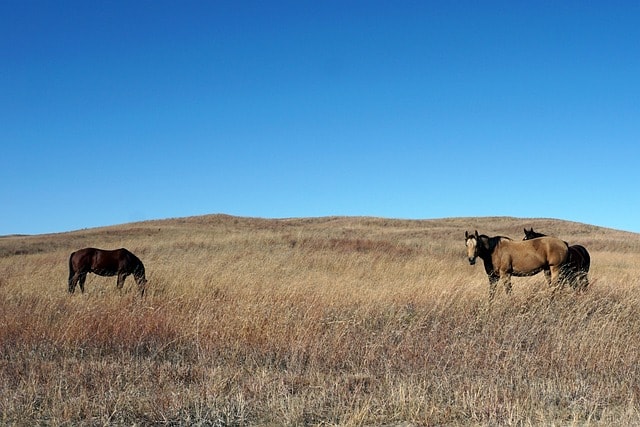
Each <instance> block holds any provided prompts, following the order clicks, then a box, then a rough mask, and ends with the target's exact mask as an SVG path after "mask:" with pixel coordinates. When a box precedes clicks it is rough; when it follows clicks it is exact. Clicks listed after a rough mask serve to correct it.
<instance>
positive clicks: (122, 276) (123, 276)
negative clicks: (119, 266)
mask: <svg viewBox="0 0 640 427" xmlns="http://www.w3.org/2000/svg"><path fill="white" fill-rule="evenodd" d="M126 278H127V274H126V273H118V289H122V287H123V286H124V280H125V279H126Z"/></svg>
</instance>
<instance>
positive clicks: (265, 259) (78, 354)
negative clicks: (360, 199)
mask: <svg viewBox="0 0 640 427" xmlns="http://www.w3.org/2000/svg"><path fill="white" fill-rule="evenodd" d="M525 226H527V227H529V226H533V227H534V228H536V229H540V231H543V232H546V233H548V234H556V235H558V236H559V237H561V238H563V239H565V240H567V241H570V242H572V243H580V244H583V245H584V246H586V247H587V248H588V249H589V251H590V253H591V256H592V269H591V273H590V280H591V282H592V286H591V288H590V290H589V291H588V292H587V293H585V294H574V293H573V292H572V291H569V290H565V291H562V292H560V293H559V294H556V295H555V297H554V298H552V294H551V291H550V290H549V289H547V287H546V284H545V283H544V279H543V277H542V275H539V276H536V277H532V278H525V279H522V278H514V280H513V282H514V290H513V293H512V294H511V295H509V296H505V295H504V292H503V290H502V289H499V292H498V296H497V298H496V300H495V301H494V302H493V303H492V304H491V305H489V304H488V302H487V287H488V286H487V279H486V275H485V273H484V271H483V269H482V267H481V266H480V265H476V266H475V267H472V266H469V265H468V262H467V261H466V254H465V249H464V240H463V236H464V231H465V230H469V231H473V230H475V229H476V228H477V229H478V231H479V232H481V233H486V234H489V235H495V234H502V235H509V236H511V237H513V238H521V235H522V228H523V227H525ZM83 246H97V247H104V248H116V247H127V248H128V249H130V250H131V251H133V252H134V253H136V254H137V255H139V256H140V258H141V259H142V260H143V262H144V263H145V266H146V269H147V272H148V278H149V291H148V295H147V296H146V297H145V298H143V299H141V298H139V297H138V295H137V292H136V291H135V287H134V286H133V281H132V280H131V278H129V279H128V280H127V284H126V285H125V290H124V291H123V292H118V290H117V289H116V287H115V278H113V277H112V278H102V277H96V276H93V275H90V276H89V277H88V279H87V284H86V289H87V292H86V293H85V294H83V295H81V294H76V295H74V296H69V295H68V294H67V293H66V289H67V286H66V280H67V275H68V271H67V259H68V256H69V254H70V253H71V251H73V250H75V249H78V248H80V247H83ZM639 255H640V236H638V235H636V234H631V233H623V232H618V231H614V230H606V229H600V228H597V227H592V226H587V225H583V224H575V223H569V222H563V221H554V220H532V221H524V220H519V219H513V218H481V219H462V218H461V219H442V220H434V221H400V220H385V219H371V218H319V219H295V220H257V219H245V218H234V217H228V216H207V217H198V218H186V219H176V220H167V221H154V222H146V223H139V224H130V225H126V226H119V227H110V228H104V229H94V230H84V231H80V232H75V233H65V234H58V235H47V236H33V237H5V238H0V308H1V310H0V423H1V424H18V425H33V424H45V425H105V424H109V425H117V424H124V425H133V424H138V425H149V424H158V425H163V424H168V425H193V424H200V425H365V426H369V425H469V424H471V425H554V424H555V425H620V424H626V425H631V424H639V423H640V405H639V403H638V402H639V400H640V380H639V378H640V363H639V362H640V360H639V359H640V352H638V349H637V342H638V341H639V338H640V298H639V296H638V295H640V293H639V291H640V274H639V273H640V267H639V266H638V261H639V260H640V259H639Z"/></svg>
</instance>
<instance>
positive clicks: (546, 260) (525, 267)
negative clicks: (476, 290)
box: [464, 230, 568, 300]
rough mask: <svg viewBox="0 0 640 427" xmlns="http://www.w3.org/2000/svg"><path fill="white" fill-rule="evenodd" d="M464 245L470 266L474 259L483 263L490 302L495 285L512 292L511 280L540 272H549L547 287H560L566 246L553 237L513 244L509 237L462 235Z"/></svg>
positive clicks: (476, 234)
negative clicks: (500, 282) (514, 277)
mask: <svg viewBox="0 0 640 427" xmlns="http://www.w3.org/2000/svg"><path fill="white" fill-rule="evenodd" d="M464 237H465V245H466V246H467V256H468V257H469V264H471V265H474V264H475V263H476V258H477V257H480V258H481V259H482V261H484V269H485V271H486V272H487V275H488V276H489V300H492V299H493V296H494V295H495V292H496V286H497V284H498V281H502V283H503V284H504V290H505V292H506V293H507V294H508V293H510V292H511V276H516V277H522V276H531V275H534V274H537V273H539V272H540V271H542V270H549V271H550V272H551V274H550V277H547V280H548V281H549V284H550V285H552V286H554V287H558V286H559V285H560V283H561V282H560V266H561V265H562V264H563V263H564V262H566V260H567V254H568V248H567V244H566V243H565V242H563V241H562V240H560V239H556V238H555V237H539V238H537V239H532V240H524V241H513V240H511V239H510V238H508V237H502V236H496V237H489V236H486V235H484V234H482V235H480V234H478V231H477V230H476V232H475V234H469V233H468V232H466V231H465V233H464Z"/></svg>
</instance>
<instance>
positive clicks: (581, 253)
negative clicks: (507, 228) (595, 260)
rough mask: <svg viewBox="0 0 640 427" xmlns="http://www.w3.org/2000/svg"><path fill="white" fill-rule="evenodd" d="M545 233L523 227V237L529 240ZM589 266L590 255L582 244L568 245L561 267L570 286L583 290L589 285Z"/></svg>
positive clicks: (543, 235)
mask: <svg viewBox="0 0 640 427" xmlns="http://www.w3.org/2000/svg"><path fill="white" fill-rule="evenodd" d="M545 236H546V234H542V233H538V232H535V231H533V227H531V230H527V229H526V228H525V229H524V239H523V240H531V239H536V238H538V237H545ZM590 266H591V256H590V255H589V252H588V251H587V249H586V248H585V247H584V246H582V245H570V246H569V253H568V258H567V262H566V264H565V265H564V267H563V274H564V275H566V277H567V280H568V281H569V283H570V284H571V287H573V288H574V289H576V290H578V291H585V290H586V289H587V287H588V286H589V278H588V277H587V274H588V273H589V267H590Z"/></svg>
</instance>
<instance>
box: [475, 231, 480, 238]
mask: <svg viewBox="0 0 640 427" xmlns="http://www.w3.org/2000/svg"><path fill="white" fill-rule="evenodd" d="M478 237H480V235H479V234H478V230H476V239H477V238H478Z"/></svg>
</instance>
